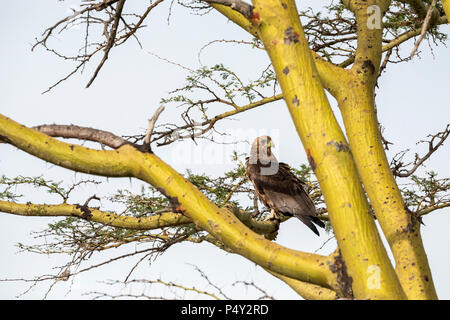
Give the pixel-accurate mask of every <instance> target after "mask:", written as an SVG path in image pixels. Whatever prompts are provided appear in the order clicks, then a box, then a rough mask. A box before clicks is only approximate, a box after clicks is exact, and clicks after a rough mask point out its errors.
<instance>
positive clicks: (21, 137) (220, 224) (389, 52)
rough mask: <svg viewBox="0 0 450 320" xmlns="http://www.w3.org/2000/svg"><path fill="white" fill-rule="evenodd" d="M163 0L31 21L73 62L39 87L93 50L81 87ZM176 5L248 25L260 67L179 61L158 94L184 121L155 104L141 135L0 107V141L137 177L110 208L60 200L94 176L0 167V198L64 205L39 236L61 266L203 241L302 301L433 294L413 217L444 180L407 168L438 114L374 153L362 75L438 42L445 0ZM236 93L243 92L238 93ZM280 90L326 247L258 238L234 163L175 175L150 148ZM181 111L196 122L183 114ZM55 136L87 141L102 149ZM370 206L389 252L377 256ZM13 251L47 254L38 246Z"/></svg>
mask: <svg viewBox="0 0 450 320" xmlns="http://www.w3.org/2000/svg"><path fill="white" fill-rule="evenodd" d="M162 2H163V0H157V1H156V2H153V3H151V4H150V5H148V7H146V9H145V10H144V12H143V13H141V14H139V13H136V12H133V13H127V12H126V11H125V10H126V0H109V1H106V0H105V1H85V2H83V6H82V8H81V9H79V10H76V11H74V12H73V14H71V15H70V16H67V17H65V18H63V19H61V20H60V21H58V22H56V23H55V24H54V25H52V26H51V27H49V28H48V29H46V30H45V31H44V33H43V34H42V37H41V38H39V39H37V40H36V44H35V46H34V47H33V49H34V48H37V47H43V48H45V49H46V50H48V51H50V52H52V53H54V54H56V55H58V56H59V57H61V58H63V59H65V60H71V61H73V62H75V63H76V65H75V68H74V69H73V71H72V72H71V73H69V74H68V75H67V76H66V77H63V78H62V79H60V80H59V81H57V82H56V83H55V84H54V85H52V86H50V87H49V89H48V91H50V90H52V89H53V88H54V87H55V86H56V85H59V84H61V83H62V82H63V81H65V80H67V79H68V78H69V77H71V76H72V75H73V74H75V73H76V72H78V71H81V70H82V69H83V68H84V66H85V65H86V64H87V63H88V62H89V61H90V60H91V59H92V58H93V57H94V56H97V55H100V56H101V60H100V63H99V64H98V66H97V68H96V69H95V71H94V73H93V75H92V77H91V79H90V80H89V82H88V83H87V87H89V86H90V85H91V84H92V82H93V81H94V80H95V79H96V78H97V76H98V74H99V73H100V71H101V69H102V68H103V67H104V65H105V62H106V61H107V59H108V56H109V53H110V51H111V50H113V49H114V48H115V47H116V46H119V45H121V44H123V43H125V42H126V41H128V40H129V39H136V41H139V39H138V37H137V33H138V31H140V29H141V28H143V26H144V25H143V23H144V21H145V20H146V19H148V17H149V14H150V12H151V11H152V10H153V9H154V8H155V7H157V6H158V5H159V4H160V3H162ZM181 4H182V5H184V6H187V7H189V8H191V9H192V10H195V11H196V12H200V13H203V12H207V11H208V10H217V11H219V12H220V13H221V14H222V15H224V19H225V18H227V19H229V20H231V21H232V22H233V23H235V24H236V25H238V26H239V27H241V28H243V29H244V30H246V31H248V33H249V36H250V37H251V39H252V41H249V42H250V43H251V44H252V45H253V46H255V47H256V48H259V49H262V50H265V51H266V52H267V54H268V56H269V58H270V61H271V65H270V66H269V67H268V68H267V69H266V70H264V71H263V72H262V73H261V77H260V78H258V79H255V80H254V81H251V82H250V83H245V82H244V81H242V80H241V79H240V78H239V77H238V75H237V74H236V73H235V72H233V71H232V70H230V69H228V68H226V67H225V66H223V65H216V66H213V67H210V68H207V67H204V68H201V69H199V70H190V75H189V77H188V78H187V83H186V86H184V87H183V88H180V89H176V90H174V91H173V92H172V94H171V96H170V97H168V98H166V99H163V100H162V103H163V104H170V103H176V104H182V105H184V106H185V109H184V111H183V112H182V113H181V118H182V120H183V123H182V124H181V125H179V124H166V125H160V126H156V125H155V124H156V122H157V119H158V116H159V114H160V113H161V112H162V111H163V108H159V109H158V110H157V111H156V112H155V114H154V116H153V118H152V119H150V121H149V126H148V129H147V131H146V132H145V134H142V135H136V136H131V137H120V136H118V135H115V134H113V133H110V132H106V131H103V130H99V129H93V128H86V127H79V126H75V125H40V126H37V127H33V128H27V127H25V126H23V125H21V124H20V123H18V122H16V121H14V120H12V119H10V118H8V117H6V116H5V115H0V124H1V125H0V140H1V141H2V142H3V143H5V144H10V145H12V146H15V147H17V148H19V149H21V150H23V151H24V152H27V153H29V154H31V155H34V156H36V157H38V158H40V159H42V160H45V161H48V162H50V163H53V164H55V165H57V166H61V167H64V168H67V169H70V170H74V171H77V172H84V173H88V174H92V175H100V176H106V177H133V178H137V179H140V180H142V181H144V182H146V183H148V184H149V185H150V186H151V187H150V189H149V190H150V192H147V191H144V190H143V192H142V194H140V195H133V194H130V193H127V192H123V191H122V192H118V193H117V195H116V196H114V197H113V199H112V200H113V201H116V202H124V203H125V204H126V206H127V210H125V212H122V213H119V212H109V211H102V210H100V208H96V207H93V206H91V205H90V203H91V201H92V200H95V199H97V198H96V196H92V197H90V198H89V199H87V201H86V202H85V203H84V204H69V196H70V194H71V192H72V191H73V190H74V189H76V187H77V186H79V185H80V184H84V183H96V182H94V181H91V180H87V181H85V180H83V181H79V182H78V183H77V184H75V185H73V186H71V187H69V188H64V187H62V186H61V185H60V184H59V183H55V182H53V181H49V180H46V179H44V178H41V177H38V178H36V177H15V178H8V177H6V176H3V177H2V179H1V181H0V182H1V184H2V185H3V186H4V188H3V191H2V192H1V193H0V197H1V198H0V199H1V200H0V211H2V212H5V213H11V214H18V215H24V216H62V217H64V216H65V217H67V218H66V219H65V220H62V221H60V222H57V223H55V224H51V225H50V226H49V228H48V230H46V232H47V233H49V234H53V235H55V236H56V238H57V239H59V242H57V243H56V244H52V246H51V250H52V251H63V250H65V251H69V252H71V253H73V257H74V258H73V259H72V260H71V263H72V264H73V263H79V262H81V261H83V260H85V259H87V258H88V257H89V255H90V253H92V252H94V251H101V250H105V249H108V248H111V247H117V246H120V245H123V244H126V243H130V242H137V241H148V242H153V243H154V246H153V247H151V248H150V249H146V251H143V252H140V253H146V254H152V253H157V252H162V251H164V250H166V249H167V248H168V247H170V246H172V245H175V244H176V243H179V242H182V241H191V242H202V241H208V242H210V243H212V244H214V245H216V246H217V247H218V248H220V249H222V250H226V251H228V252H232V253H235V254H239V255H241V256H243V257H245V258H247V259H249V260H250V261H253V262H254V263H256V264H257V265H259V266H261V267H262V268H264V269H265V270H267V271H268V272H269V273H271V274H272V275H274V276H275V277H277V278H279V279H281V280H282V281H284V282H286V283H287V284H288V285H290V286H291V287H292V288H293V289H294V290H295V291H296V292H297V293H299V294H300V295H301V296H303V297H305V298H308V299H336V298H339V297H344V298H356V299H436V298H437V295H436V292H435V288H434V284H433V279H432V276H431V271H430V268H429V265H428V261H427V256H426V252H425V250H424V247H423V243H422V239H421V234H420V225H421V223H420V222H421V216H422V215H424V214H428V213H430V212H432V211H434V210H437V209H440V208H444V207H448V206H449V204H450V199H449V198H448V195H447V191H448V189H449V187H450V186H449V182H448V179H438V178H437V176H436V174H434V173H430V174H429V175H428V176H427V177H425V178H420V177H417V176H415V175H414V173H415V172H416V170H417V168H419V167H420V166H421V165H422V164H423V163H424V162H425V161H426V160H427V159H428V158H429V157H430V156H431V155H432V154H433V153H434V152H435V151H436V150H437V149H438V148H439V147H440V146H442V145H443V143H444V141H445V140H446V138H447V137H448V135H449V133H450V126H447V127H446V128H445V129H444V130H443V131H442V132H439V133H436V134H433V135H430V137H429V139H428V140H426V141H424V143H427V144H428V145H429V151H428V152H427V153H426V154H425V155H417V154H416V156H415V158H414V160H412V161H411V162H410V163H406V162H405V160H404V157H405V153H401V154H398V155H397V156H395V157H394V159H393V160H392V161H391V162H390V163H389V161H388V159H387V156H386V153H385V149H387V148H388V146H389V142H388V141H386V140H385V139H384V138H383V136H382V135H381V132H380V125H379V123H378V120H377V114H376V112H377V108H376V105H375V88H376V86H377V79H378V77H379V76H380V75H381V74H382V72H383V70H384V69H385V68H386V67H387V65H388V64H389V63H392V62H404V61H407V60H409V59H410V58H411V57H413V56H414V55H416V54H417V48H418V47H419V45H420V43H421V41H422V40H423V39H425V38H427V39H428V40H431V41H434V42H435V43H438V42H444V41H445V40H446V35H445V34H443V33H441V32H440V31H439V26H440V25H442V24H447V23H448V19H447V17H446V13H447V14H448V13H449V11H450V8H449V2H448V0H442V2H439V1H436V0H433V1H424V0H420V1H416V0H401V1H387V0H368V1H359V0H345V1H341V2H339V3H333V2H331V4H330V5H328V6H326V7H325V9H324V11H323V12H321V13H315V12H313V11H312V10H310V9H307V10H300V11H299V10H298V9H297V7H296V4H295V2H294V1H291V0H285V1H284V0H283V1H278V0H277V1H274V0H254V1H253V2H252V4H249V3H245V2H243V1H240V0H217V1H215V0H212V1H210V0H205V1H198V2H197V1H194V2H191V3H181ZM300 18H301V19H302V20H303V24H302V23H301V22H300ZM74 24H79V25H83V26H85V28H83V30H84V32H85V33H84V37H83V38H84V41H83V45H82V47H81V48H80V50H79V52H77V53H76V54H75V55H68V54H65V53H61V52H59V51H58V50H56V49H54V48H53V47H52V46H51V43H50V42H51V39H52V35H53V34H55V33H61V32H64V31H65V30H67V29H68V28H69V27H70V26H71V25H74ZM99 27H100V28H103V33H102V37H101V38H100V39H92V37H93V36H92V31H91V32H89V31H90V30H91V29H93V28H99ZM410 39H415V41H416V45H415V48H414V50H413V52H412V53H411V54H410V56H406V57H405V56H403V55H402V52H401V51H400V49H399V48H400V46H401V44H403V43H405V42H406V41H408V40H410ZM383 54H384V59H383ZM326 91H327V92H329V93H330V94H331V95H332V96H333V97H334V98H335V99H336V101H337V104H338V106H339V110H340V112H341V115H342V118H343V122H344V126H345V132H346V134H344V133H343V130H342V128H341V127H340V125H339V124H338V122H337V121H336V118H335V116H334V114H333V112H332V110H331V107H330V103H329V100H328V97H327V95H326V93H325V92H326ZM198 97H201V98H200V99H199V98H198ZM241 99H245V100H246V101H248V102H247V103H246V104H244V105H242V104H239V102H238V101H241ZM281 99H283V100H284V101H285V103H286V106H287V108H288V109H289V112H290V115H291V118H292V121H293V123H294V125H295V128H296V130H297V132H298V135H299V137H300V139H301V141H302V144H303V147H304V150H305V152H306V155H307V158H308V161H309V166H304V167H302V168H301V169H300V170H295V173H296V174H298V175H300V176H301V177H302V178H307V177H308V172H310V171H312V172H313V173H314V176H315V179H311V180H310V181H309V185H310V187H311V188H310V189H311V192H312V196H313V197H314V199H315V201H316V202H317V203H318V204H320V203H323V204H324V205H325V207H324V208H323V209H322V210H321V213H322V216H321V218H322V219H324V220H327V221H329V225H330V228H331V229H332V232H333V233H334V235H335V238H336V240H337V249H336V251H335V252H334V253H333V254H331V255H329V256H323V255H318V254H312V253H307V252H301V251H297V250H292V249H289V248H286V247H283V246H281V245H279V244H277V243H275V242H274V241H273V240H274V238H275V237H276V233H277V230H278V227H279V225H278V223H277V222H274V221H270V220H265V219H264V215H261V214H260V213H259V212H258V211H257V205H255V206H253V207H252V206H247V207H244V206H243V205H242V203H240V202H239V201H237V200H236V197H235V196H236V195H237V194H247V195H249V196H250V197H252V190H251V188H250V187H249V184H247V181H246V178H245V169H244V168H243V167H242V166H241V165H238V166H237V168H236V169H235V170H232V171H230V172H227V173H225V175H224V176H223V177H220V178H217V179H213V178H210V177H207V176H204V175H195V174H192V173H190V172H188V174H187V175H182V174H180V173H179V172H177V171H175V170H174V169H173V168H172V167H171V166H170V165H169V164H167V163H166V162H164V161H163V160H162V159H160V158H159V157H158V155H157V149H156V150H153V149H152V148H151V145H157V146H163V145H167V144H171V143H176V142H177V141H179V140H181V139H183V138H192V139H199V138H210V137H211V136H210V135H209V134H210V133H211V132H213V131H214V130H215V124H216V123H217V122H218V121H221V120H222V119H225V118H228V117H230V116H233V115H236V114H239V113H242V112H245V111H247V110H250V109H253V108H257V107H259V106H261V105H264V104H268V103H271V102H274V101H277V100H281ZM211 104H222V105H225V106H227V107H229V108H231V111H228V112H225V113H220V114H215V115H213V116H211V115H210V113H209V112H208V106H209V105H211ZM378 108H381V109H382V106H381V107H380V106H378ZM195 112H197V113H196V115H197V117H198V116H200V117H201V120H195V119H196V118H195V116H194V113H195ZM57 138H75V139H79V140H82V141H91V142H97V143H100V144H101V148H98V149H94V148H88V147H84V146H82V145H78V144H73V143H67V142H63V141H62V140H60V139H57ZM2 148H4V147H3V146H2ZM398 178H409V179H411V181H412V182H413V184H414V185H413V187H411V188H405V189H401V188H399V186H398V182H397V179H398ZM21 184H32V185H35V186H39V187H42V188H46V189H47V190H49V192H51V193H54V194H57V195H59V196H60V197H61V199H62V203H61V204H58V205H46V204H38V203H30V202H28V203H19V202H18V201H17V199H18V196H17V195H16V194H14V192H13V190H14V189H13V187H14V186H17V185H21ZM255 209H256V210H255ZM255 211H256V212H255ZM375 219H376V220H378V222H379V225H380V227H381V230H382V232H383V233H384V236H385V237H386V239H387V243H388V245H389V249H390V250H391V252H392V255H393V259H394V261H391V260H390V259H389V257H388V254H387V249H386V248H385V247H384V245H383V243H382V241H381V237H380V234H379V232H378V230H377V227H376V224H375ZM155 231H156V232H155ZM25 249H26V250H37V251H40V252H49V251H50V250H49V247H48V246H47V247H46V248H42V247H26V248H25ZM394 266H395V267H394ZM71 276H73V274H71V273H70V271H69V268H64V269H61V271H60V272H59V273H58V274H57V275H55V276H54V277H53V279H55V280H57V279H66V278H70V277H71Z"/></svg>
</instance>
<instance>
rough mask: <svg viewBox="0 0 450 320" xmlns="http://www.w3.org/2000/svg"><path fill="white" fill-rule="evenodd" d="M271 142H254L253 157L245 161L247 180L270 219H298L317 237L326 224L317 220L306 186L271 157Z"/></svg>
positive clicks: (265, 139)
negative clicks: (287, 217)
mask: <svg viewBox="0 0 450 320" xmlns="http://www.w3.org/2000/svg"><path fill="white" fill-rule="evenodd" d="M271 147H273V142H272V139H271V138H270V137H269V136H261V137H258V138H256V139H255V141H254V142H253V145H252V148H251V151H250V157H247V158H246V159H245V160H246V169H247V176H248V178H249V180H250V181H251V182H252V184H253V186H254V187H255V193H256V195H257V196H258V198H259V199H260V200H261V201H262V202H263V203H264V205H265V206H266V207H268V208H269V209H270V210H271V216H272V217H274V218H275V219H277V220H279V219H280V215H284V216H296V217H297V218H298V219H300V221H301V222H303V223H304V224H306V225H307V226H308V227H309V228H310V229H311V230H312V231H313V232H314V233H315V234H317V235H319V232H318V231H317V228H316V226H315V225H317V226H319V227H321V228H324V227H325V224H324V223H323V222H322V221H321V220H320V219H319V218H318V217H317V215H318V214H317V211H316V207H315V206H314V203H313V201H312V200H311V198H310V197H309V195H308V193H307V191H306V184H305V183H304V182H303V181H301V180H300V179H299V178H298V177H297V176H296V175H294V174H293V173H292V172H291V168H290V167H289V165H287V164H286V163H283V162H278V161H277V159H276V158H275V156H274V155H273V154H272V151H271Z"/></svg>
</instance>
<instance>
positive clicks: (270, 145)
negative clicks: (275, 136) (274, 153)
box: [267, 140, 275, 149]
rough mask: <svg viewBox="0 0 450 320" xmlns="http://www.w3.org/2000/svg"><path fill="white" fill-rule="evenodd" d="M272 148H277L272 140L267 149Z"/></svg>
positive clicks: (268, 142)
mask: <svg viewBox="0 0 450 320" xmlns="http://www.w3.org/2000/svg"><path fill="white" fill-rule="evenodd" d="M272 147H274V148H275V143H273V141H272V140H269V141H267V149H270V148H272Z"/></svg>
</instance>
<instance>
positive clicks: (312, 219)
mask: <svg viewBox="0 0 450 320" xmlns="http://www.w3.org/2000/svg"><path fill="white" fill-rule="evenodd" d="M298 218H299V219H300V221H301V222H303V223H304V224H306V225H307V226H308V228H310V229H311V230H312V232H314V233H315V234H317V235H318V236H320V234H319V231H318V230H317V228H316V226H315V225H314V224H316V225H317V226H319V227H321V228H325V223H323V221H322V220H320V219H319V218H317V217H314V216H299V217H298Z"/></svg>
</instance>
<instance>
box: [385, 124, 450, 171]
mask: <svg viewBox="0 0 450 320" xmlns="http://www.w3.org/2000/svg"><path fill="white" fill-rule="evenodd" d="M449 135H450V123H449V124H447V126H446V128H445V130H444V131H441V132H438V133H436V134H434V135H431V134H430V135H428V137H429V138H431V139H430V140H428V141H419V142H418V144H419V143H427V144H428V152H427V153H426V154H425V155H423V156H419V155H418V154H417V153H416V155H415V159H414V162H412V163H408V164H404V163H403V162H402V159H403V157H404V155H405V153H406V151H404V152H400V153H398V154H397V155H396V156H395V157H394V158H393V159H392V161H391V168H392V172H393V174H394V175H395V176H397V177H402V178H406V177H409V176H410V175H412V174H413V173H414V172H415V171H416V170H417V169H418V168H419V167H420V166H421V165H422V164H423V163H424V162H425V161H426V160H428V159H429V158H430V157H431V155H432V154H433V153H434V152H436V150H437V149H438V148H439V147H440V146H442V145H443V144H444V141H445V140H446V139H447V138H448V136H449ZM411 164H412V168H410V169H405V167H406V166H408V165H411Z"/></svg>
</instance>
